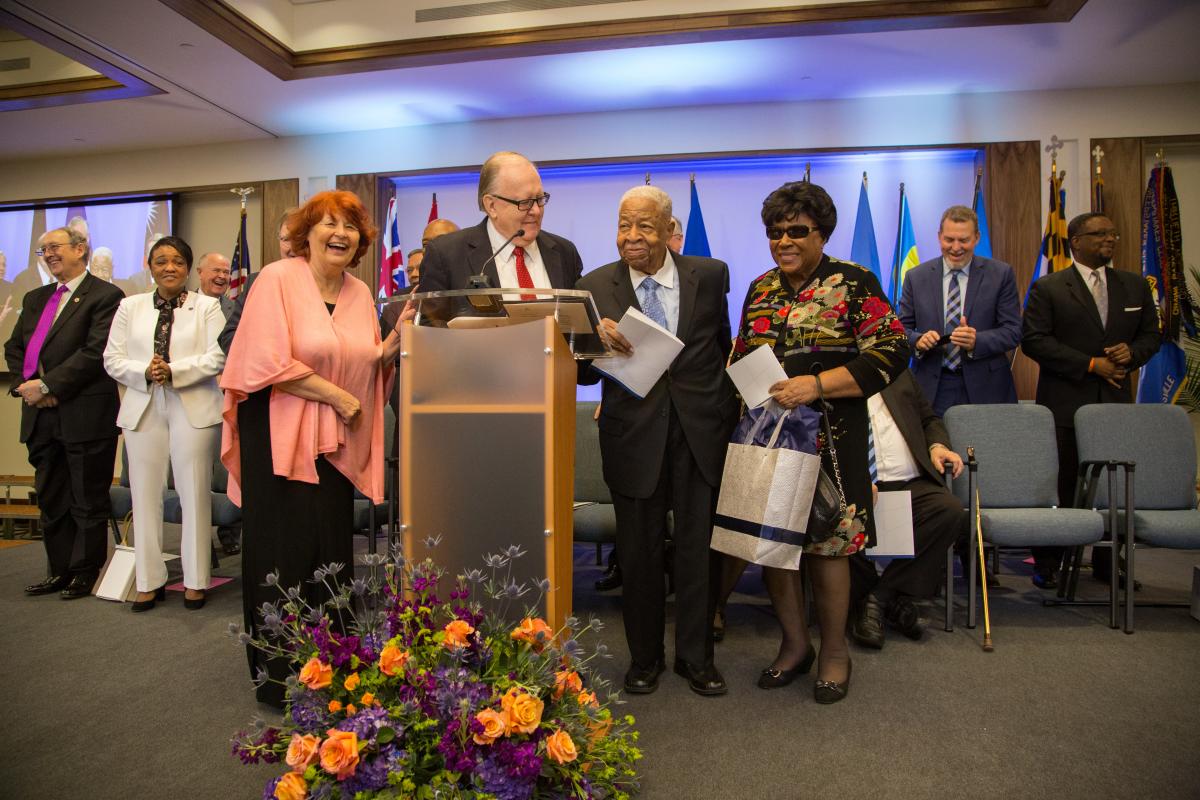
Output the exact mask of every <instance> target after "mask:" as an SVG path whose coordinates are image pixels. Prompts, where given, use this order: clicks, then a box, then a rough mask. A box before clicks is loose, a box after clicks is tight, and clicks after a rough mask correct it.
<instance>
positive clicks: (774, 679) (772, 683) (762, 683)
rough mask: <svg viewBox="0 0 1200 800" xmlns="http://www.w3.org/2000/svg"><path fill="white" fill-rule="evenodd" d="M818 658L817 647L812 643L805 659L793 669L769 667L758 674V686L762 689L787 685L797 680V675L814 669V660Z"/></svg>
mask: <svg viewBox="0 0 1200 800" xmlns="http://www.w3.org/2000/svg"><path fill="white" fill-rule="evenodd" d="M816 658H817V648H815V647H813V646H812V645H811V644H810V645H809V646H808V653H806V654H805V656H804V658H803V660H801V662H800V663H799V664H797V665H796V666H794V667H792V668H791V669H775V668H774V667H767V668H766V669H764V670H763V671H762V674H761V675H759V676H758V688H760V689H778V688H779V687H781V686H787V685H788V684H789V683H791V682H792V681H794V680H796V676H797V675H807V674H808V671H809V670H810V669H812V665H813V661H815V660H816Z"/></svg>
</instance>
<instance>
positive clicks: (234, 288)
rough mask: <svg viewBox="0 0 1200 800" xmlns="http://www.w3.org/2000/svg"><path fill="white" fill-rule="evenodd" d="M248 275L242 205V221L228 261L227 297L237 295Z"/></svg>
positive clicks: (248, 251)
mask: <svg viewBox="0 0 1200 800" xmlns="http://www.w3.org/2000/svg"><path fill="white" fill-rule="evenodd" d="M249 275H250V248H249V247H248V246H247V245H246V207H245V206H242V222H241V225H240V226H239V228H238V237H237V244H235V245H234V246H233V258H232V259H231V260H230V262H229V293H228V294H229V299H230V300H232V299H233V298H235V297H237V296H238V295H239V294H240V293H241V291H242V287H243V286H245V285H246V278H247V276H249Z"/></svg>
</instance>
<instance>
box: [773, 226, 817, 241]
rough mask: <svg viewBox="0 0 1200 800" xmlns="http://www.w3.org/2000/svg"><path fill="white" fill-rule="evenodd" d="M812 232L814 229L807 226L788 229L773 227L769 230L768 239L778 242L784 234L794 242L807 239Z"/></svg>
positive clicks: (788, 227) (789, 227)
mask: <svg viewBox="0 0 1200 800" xmlns="http://www.w3.org/2000/svg"><path fill="white" fill-rule="evenodd" d="M812 232H813V229H812V228H810V227H808V226H807V225H788V226H787V227H786V228H780V227H778V226H771V227H770V228H767V238H768V239H770V240H771V241H772V242H778V241H779V240H780V239H782V238H783V236H784V234H787V237H788V238H789V239H792V240H796V239H807V238H808V235H809V234H810V233H812Z"/></svg>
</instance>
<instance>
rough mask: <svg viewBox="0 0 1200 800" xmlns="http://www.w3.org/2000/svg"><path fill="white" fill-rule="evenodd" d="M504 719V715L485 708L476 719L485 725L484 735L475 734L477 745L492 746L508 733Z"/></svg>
mask: <svg viewBox="0 0 1200 800" xmlns="http://www.w3.org/2000/svg"><path fill="white" fill-rule="evenodd" d="M504 718H505V715H504V714H501V713H500V712H499V711H496V710H495V709H492V708H485V709H484V710H483V711H480V712H479V713H478V714H476V715H475V719H477V720H479V721H480V722H481V723H483V733H477V734H475V736H474V739H475V744H491V743H492V742H494V741H496V740H497V739H499V738H500V737H501V736H503V735H504V734H506V733H508V726H507V725H506V724H505V721H504Z"/></svg>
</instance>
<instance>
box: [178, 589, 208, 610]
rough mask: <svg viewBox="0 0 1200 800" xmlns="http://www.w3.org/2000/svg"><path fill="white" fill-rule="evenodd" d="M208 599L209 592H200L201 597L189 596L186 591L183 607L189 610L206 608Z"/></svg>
mask: <svg viewBox="0 0 1200 800" xmlns="http://www.w3.org/2000/svg"><path fill="white" fill-rule="evenodd" d="M207 601H208V593H207V592H200V596H199V597H188V596H187V595H186V593H185V595H184V598H183V607H184V608H186V609H187V610H188V611H199V610H200V609H202V608H204V604H205V602H207Z"/></svg>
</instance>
